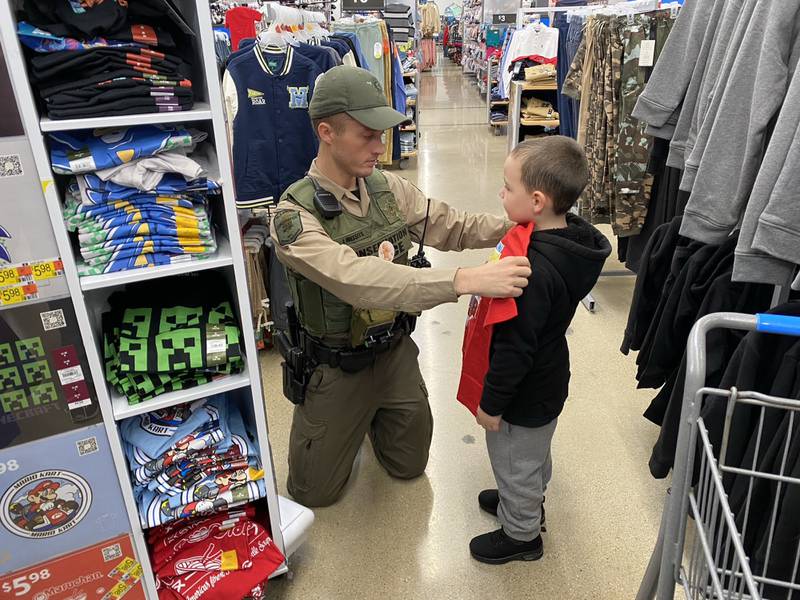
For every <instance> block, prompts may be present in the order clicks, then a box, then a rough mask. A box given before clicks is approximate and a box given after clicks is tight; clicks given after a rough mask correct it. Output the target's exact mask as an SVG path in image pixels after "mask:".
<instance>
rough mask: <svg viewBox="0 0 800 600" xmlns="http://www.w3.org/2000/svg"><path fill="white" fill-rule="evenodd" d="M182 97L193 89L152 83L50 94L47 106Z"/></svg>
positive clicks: (75, 106) (86, 104)
mask: <svg viewBox="0 0 800 600" xmlns="http://www.w3.org/2000/svg"><path fill="white" fill-rule="evenodd" d="M141 97H145V98H182V99H185V100H190V99H191V98H192V90H191V89H190V88H181V87H166V86H165V87H154V86H150V85H146V84H144V85H140V86H137V87H128V88H118V89H110V90H105V91H99V92H98V93H96V94H94V95H93V96H90V97H87V96H83V95H81V94H76V93H74V92H64V93H61V94H56V95H55V96H50V97H49V98H48V99H47V106H48V107H53V108H80V107H81V106H97V105H99V104H106V103H108V102H115V101H117V100H124V99H126V98H141Z"/></svg>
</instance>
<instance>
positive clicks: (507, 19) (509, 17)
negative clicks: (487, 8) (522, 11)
mask: <svg viewBox="0 0 800 600" xmlns="http://www.w3.org/2000/svg"><path fill="white" fill-rule="evenodd" d="M516 22H517V13H498V14H494V15H492V25H512V24H514V23H516Z"/></svg>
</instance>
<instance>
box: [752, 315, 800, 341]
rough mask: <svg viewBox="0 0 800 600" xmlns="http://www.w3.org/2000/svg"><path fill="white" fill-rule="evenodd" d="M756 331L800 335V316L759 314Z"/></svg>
mask: <svg viewBox="0 0 800 600" xmlns="http://www.w3.org/2000/svg"><path fill="white" fill-rule="evenodd" d="M756 331H761V332H763V333H780V334H782V335H793V336H797V337H800V317H787V316H786V315H768V314H758V315H756Z"/></svg>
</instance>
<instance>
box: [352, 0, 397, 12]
mask: <svg viewBox="0 0 800 600" xmlns="http://www.w3.org/2000/svg"><path fill="white" fill-rule="evenodd" d="M385 6H386V0H342V12H368V11H372V10H383V9H384V7H385Z"/></svg>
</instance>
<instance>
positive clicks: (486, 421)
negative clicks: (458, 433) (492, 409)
mask: <svg viewBox="0 0 800 600" xmlns="http://www.w3.org/2000/svg"><path fill="white" fill-rule="evenodd" d="M502 418H503V417H502V415H497V416H496V417H493V416H491V415H487V414H486V413H485V412H483V409H482V408H481V407H480V406H479V407H478V414H477V415H475V420H476V421H477V422H478V425H480V426H481V427H483V428H484V429H485V430H486V431H500V419H502Z"/></svg>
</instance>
